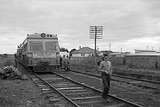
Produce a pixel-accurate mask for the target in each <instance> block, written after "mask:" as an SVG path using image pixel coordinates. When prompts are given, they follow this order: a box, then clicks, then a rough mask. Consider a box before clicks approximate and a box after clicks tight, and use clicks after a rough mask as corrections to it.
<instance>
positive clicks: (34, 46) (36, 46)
mask: <svg viewBox="0 0 160 107" xmlns="http://www.w3.org/2000/svg"><path fill="white" fill-rule="evenodd" d="M30 50H31V51H43V46H42V42H40V41H32V42H30Z"/></svg>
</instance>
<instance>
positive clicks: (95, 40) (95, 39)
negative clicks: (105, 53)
mask: <svg viewBox="0 0 160 107" xmlns="http://www.w3.org/2000/svg"><path fill="white" fill-rule="evenodd" d="M94 43H95V44H94V55H95V56H97V53H96V43H97V27H96V26H95V36H94Z"/></svg>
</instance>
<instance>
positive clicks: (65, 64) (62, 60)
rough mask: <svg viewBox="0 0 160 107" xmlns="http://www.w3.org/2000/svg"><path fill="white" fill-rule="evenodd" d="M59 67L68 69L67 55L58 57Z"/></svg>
mask: <svg viewBox="0 0 160 107" xmlns="http://www.w3.org/2000/svg"><path fill="white" fill-rule="evenodd" d="M60 67H61V68H64V70H66V71H68V70H69V69H70V66H69V58H68V56H63V57H60Z"/></svg>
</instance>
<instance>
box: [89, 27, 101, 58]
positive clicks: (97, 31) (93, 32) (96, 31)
mask: <svg viewBox="0 0 160 107" xmlns="http://www.w3.org/2000/svg"><path fill="white" fill-rule="evenodd" d="M102 35H103V26H90V38H91V39H93V38H94V56H97V51H96V50H97V49H96V48H97V47H96V46H97V39H102Z"/></svg>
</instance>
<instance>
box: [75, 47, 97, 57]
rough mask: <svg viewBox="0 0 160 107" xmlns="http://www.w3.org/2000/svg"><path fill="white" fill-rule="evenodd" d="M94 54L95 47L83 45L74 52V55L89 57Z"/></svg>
mask: <svg viewBox="0 0 160 107" xmlns="http://www.w3.org/2000/svg"><path fill="white" fill-rule="evenodd" d="M93 55H94V49H92V48H89V47H82V48H80V49H79V50H75V51H73V52H72V57H88V56H93Z"/></svg>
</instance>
